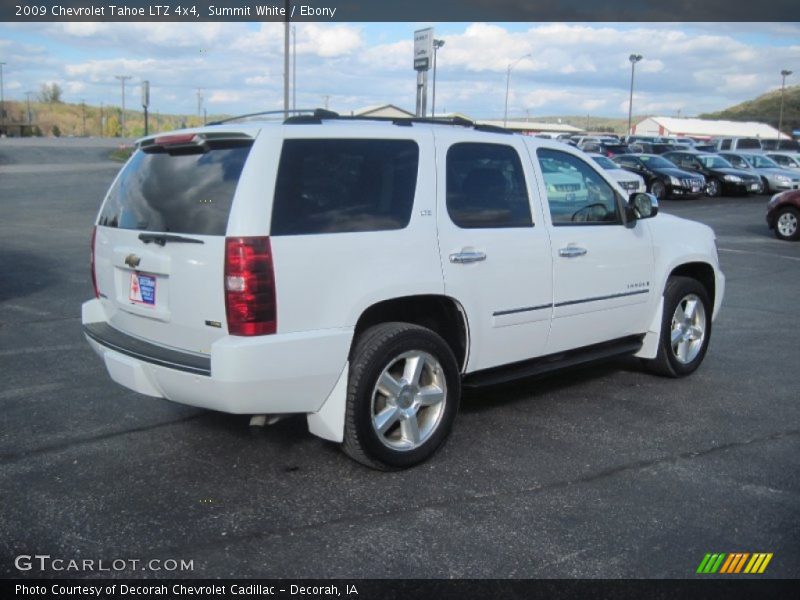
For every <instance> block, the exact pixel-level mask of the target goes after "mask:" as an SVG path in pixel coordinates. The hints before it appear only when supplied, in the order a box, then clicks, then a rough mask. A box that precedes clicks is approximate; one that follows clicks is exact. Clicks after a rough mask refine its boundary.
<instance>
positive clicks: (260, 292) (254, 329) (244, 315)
mask: <svg viewBox="0 0 800 600" xmlns="http://www.w3.org/2000/svg"><path fill="white" fill-rule="evenodd" d="M225 311H226V313H227V317H228V332H229V333H230V334H231V335H265V334H269V333H275V331H276V330H277V325H278V317H277V314H278V311H277V308H276V303H275V269H274V268H273V264H272V248H271V246H270V243H269V238H268V237H237V238H226V239H225Z"/></svg>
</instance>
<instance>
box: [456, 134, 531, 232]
mask: <svg viewBox="0 0 800 600" xmlns="http://www.w3.org/2000/svg"><path fill="white" fill-rule="evenodd" d="M447 213H448V214H449V215H450V219H451V220H452V221H453V223H455V224H456V225H457V226H459V227H461V228H464V229H479V228H480V229H482V228H494V227H531V226H532V225H533V221H532V219H531V207H530V201H529V199H528V191H527V189H526V187H525V177H524V176H523V173H522V163H521V162H520V160H519V156H518V155H517V152H516V150H514V149H513V148H511V147H510V146H504V145H501V144H471V143H463V144H453V145H452V146H450V148H449V149H448V151H447Z"/></svg>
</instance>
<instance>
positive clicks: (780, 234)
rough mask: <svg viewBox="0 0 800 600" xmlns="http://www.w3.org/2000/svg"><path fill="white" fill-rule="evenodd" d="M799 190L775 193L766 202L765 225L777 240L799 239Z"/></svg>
mask: <svg viewBox="0 0 800 600" xmlns="http://www.w3.org/2000/svg"><path fill="white" fill-rule="evenodd" d="M799 221H800V191H797V190H792V191H788V192H781V193H780V194H775V195H774V196H773V197H772V198H771V199H770V201H769V202H768V203H767V225H769V228H770V229H772V230H773V231H774V232H775V237H776V238H778V239H779V240H788V241H792V242H796V241H797V240H800V228H798V222H799Z"/></svg>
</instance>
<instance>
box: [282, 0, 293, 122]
mask: <svg viewBox="0 0 800 600" xmlns="http://www.w3.org/2000/svg"><path fill="white" fill-rule="evenodd" d="M284 7H285V8H286V12H285V13H284V16H285V20H284V22H283V118H284V119H288V118H289V15H291V14H292V7H291V2H290V1H289V0H285V2H284Z"/></svg>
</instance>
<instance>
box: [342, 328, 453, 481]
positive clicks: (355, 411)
mask: <svg viewBox="0 0 800 600" xmlns="http://www.w3.org/2000/svg"><path fill="white" fill-rule="evenodd" d="M417 355H419V356H422V357H424V358H423V359H422V367H420V369H419V371H420V373H421V375H419V376H418V378H417V381H416V383H415V382H411V383H409V381H408V380H407V379H406V378H405V377H403V378H401V379H397V378H396V377H397V376H396V375H395V374H393V372H392V371H391V370H390V368H391V369H394V368H396V367H398V366H400V367H405V365H407V364H408V361H410V360H413V359H414V357H415V356H417ZM404 357H405V358H404ZM400 361H406V362H404V363H403V364H402V365H401V364H400ZM384 372H386V373H387V374H389V375H391V376H392V377H393V378H394V382H395V383H399V384H400V385H401V389H402V393H399V394H398V395H397V398H395V399H394V400H392V396H390V395H389V394H385V393H384V392H382V391H380V390H379V389H378V387H379V386H378V380H379V378H381V376H382V375H384ZM423 379H424V380H425V386H426V387H425V389H428V390H434V392H435V390H436V389H438V390H439V391H443V392H444V393H443V398H442V400H441V406H439V404H437V405H435V406H430V407H425V406H420V407H418V408H416V412H414V411H415V408H414V407H415V405H416V404H417V400H418V399H419V398H421V395H420V394H418V392H419V391H420V389H421V387H422V386H423ZM442 384H444V386H442ZM437 386H438V387H437ZM460 398H461V376H460V373H459V368H458V364H457V363H456V359H455V356H454V355H453V352H452V350H451V349H450V347H449V346H448V345H447V343H446V342H445V341H444V340H443V339H442V338H441V337H440V336H439V335H438V334H436V333H435V332H433V331H431V330H430V329H426V328H424V327H420V326H418V325H412V324H409V323H383V324H381V325H376V326H374V327H371V328H369V329H368V330H366V331H365V332H364V333H363V334H362V335H361V336H360V337H359V339H358V340H356V343H355V346H354V348H353V351H352V353H351V357H350V378H349V382H348V390H347V409H346V414H345V426H344V441H343V442H342V449H343V450H344V452H345V453H346V454H347V455H348V456H350V457H351V458H353V459H354V460H356V461H358V462H360V463H362V464H364V465H367V466H369V467H372V468H375V469H380V470H384V471H387V470H396V469H405V468H408V467H412V466H414V465H417V464H419V463H421V462H423V461H425V460H426V459H428V458H430V456H432V455H433V454H434V453H435V452H436V450H437V449H438V448H439V447H440V446H441V445H442V444H443V443H444V441H445V440H446V439H447V436H448V435H449V434H450V431H451V429H452V427H453V421H454V420H455V416H456V413H457V412H458V404H459V401H460ZM404 403H411V405H410V406H406V405H405V404H404ZM378 406H383V411H388V410H390V409H393V410H394V411H395V412H398V410H399V409H402V410H400V412H403V411H412V412H414V415H413V416H411V417H408V416H403V417H396V418H395V419H393V420H392V421H391V422H392V423H393V424H392V425H391V426H390V427H388V429H387V430H386V431H385V432H384V433H382V434H379V433H378V429H377V425H374V424H373V423H374V419H373V418H374V417H376V415H375V414H374V413H380V412H381V411H379V410H378V408H377V407H378ZM437 411H438V412H437ZM412 420H413V422H414V423H415V424H416V427H414V430H416V435H417V437H418V438H419V439H418V440H417V441H416V442H415V441H413V436H411V439H410V440H409V439H407V438H406V429H405V427H407V426H410V421H412ZM404 444H405V445H406V447H402V446H403V445H404Z"/></svg>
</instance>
